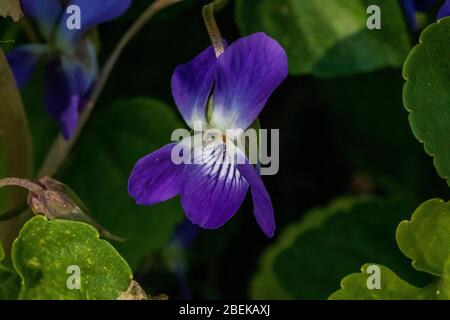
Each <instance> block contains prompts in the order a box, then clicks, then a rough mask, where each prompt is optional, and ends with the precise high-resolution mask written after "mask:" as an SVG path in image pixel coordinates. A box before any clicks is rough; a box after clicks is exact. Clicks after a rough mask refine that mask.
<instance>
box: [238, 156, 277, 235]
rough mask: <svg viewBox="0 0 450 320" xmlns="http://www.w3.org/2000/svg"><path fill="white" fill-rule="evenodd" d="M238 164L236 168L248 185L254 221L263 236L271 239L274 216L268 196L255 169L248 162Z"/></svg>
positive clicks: (273, 230)
mask: <svg viewBox="0 0 450 320" xmlns="http://www.w3.org/2000/svg"><path fill="white" fill-rule="evenodd" d="M239 163H240V164H238V165H237V168H238V170H239V172H240V174H241V175H242V177H243V178H244V179H245V180H246V181H247V183H248V184H249V185H250V189H251V193H252V199H253V213H254V215H255V218H256V221H257V222H258V225H259V227H260V228H261V230H262V231H263V232H264V234H265V235H266V236H268V237H269V238H271V237H273V234H274V232H275V216H274V211H273V206H272V201H271V200H270V195H269V193H268V192H267V190H266V187H265V186H264V182H263V181H262V179H261V175H260V174H259V172H258V171H257V170H256V168H255V167H254V166H253V165H252V164H250V163H249V161H248V160H246V161H245V162H244V161H240V162H239Z"/></svg>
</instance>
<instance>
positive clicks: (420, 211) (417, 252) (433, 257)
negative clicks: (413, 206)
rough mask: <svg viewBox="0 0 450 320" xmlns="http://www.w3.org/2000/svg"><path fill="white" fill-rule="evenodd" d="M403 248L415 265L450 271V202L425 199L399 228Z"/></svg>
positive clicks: (436, 272) (439, 273)
mask: <svg viewBox="0 0 450 320" xmlns="http://www.w3.org/2000/svg"><path fill="white" fill-rule="evenodd" d="M396 237H397V243H398V246H399V248H400V250H401V251H402V252H403V253H404V254H405V255H406V256H407V257H408V258H410V259H411V260H413V263H412V265H413V267H414V268H415V269H417V270H419V271H425V272H427V273H431V274H433V275H436V276H444V275H447V274H448V273H449V272H450V202H447V203H445V202H444V201H442V200H440V199H432V200H429V201H426V202H424V203H423V204H422V205H421V206H420V207H419V208H417V210H416V211H415V212H414V214H413V215H412V218H411V221H403V222H402V223H400V224H399V226H398V228H397V235H396Z"/></svg>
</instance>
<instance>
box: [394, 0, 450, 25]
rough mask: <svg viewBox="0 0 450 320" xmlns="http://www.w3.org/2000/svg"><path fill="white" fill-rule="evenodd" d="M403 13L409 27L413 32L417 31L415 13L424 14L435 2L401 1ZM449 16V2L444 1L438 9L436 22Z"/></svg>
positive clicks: (420, 0)
mask: <svg viewBox="0 0 450 320" xmlns="http://www.w3.org/2000/svg"><path fill="white" fill-rule="evenodd" d="M401 1H402V6H403V9H404V11H405V15H406V20H407V21H408V24H409V26H410V27H411V28H412V29H413V30H414V31H417V30H418V26H417V19H416V12H417V11H420V12H426V11H428V10H430V9H431V8H432V7H433V5H434V4H435V3H436V0H401ZM447 16H450V0H446V1H445V2H444V4H443V5H442V6H441V8H440V9H439V12H438V14H437V16H436V20H439V19H442V18H444V17H447Z"/></svg>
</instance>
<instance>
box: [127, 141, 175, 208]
mask: <svg viewBox="0 0 450 320" xmlns="http://www.w3.org/2000/svg"><path fill="white" fill-rule="evenodd" d="M175 145H176V143H171V144H168V145H165V146H164V147H162V148H161V149H159V150H156V151H155V152H152V153H150V154H149V155H147V156H145V157H143V158H142V159H140V160H139V161H138V162H137V163H136V165H135V167H134V169H133V171H132V172H131V175H130V178H129V180H128V193H129V194H130V195H131V196H132V197H133V198H134V199H135V200H136V203H138V204H141V205H151V204H155V203H158V202H161V201H165V200H168V199H170V198H172V197H174V196H176V195H177V194H178V193H179V192H180V185H181V179H182V176H181V173H182V171H183V165H182V164H180V165H176V164H174V163H173V162H172V157H171V155H172V149H173V148H174V147H175Z"/></svg>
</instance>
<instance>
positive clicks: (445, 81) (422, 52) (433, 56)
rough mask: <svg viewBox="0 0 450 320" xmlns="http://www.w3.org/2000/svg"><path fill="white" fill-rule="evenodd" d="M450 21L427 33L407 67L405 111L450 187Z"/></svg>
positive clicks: (412, 54)
mask: <svg viewBox="0 0 450 320" xmlns="http://www.w3.org/2000/svg"><path fill="white" fill-rule="evenodd" d="M449 37H450V18H445V19H442V20H440V21H439V22H438V23H434V24H432V25H430V26H429V27H428V28H427V29H425V30H424V31H423V32H422V34H421V37H420V44H418V45H417V46H416V47H415V48H414V49H413V50H412V51H411V54H410V55H409V57H408V59H407V61H406V62H405V66H404V71H403V72H404V77H405V79H406V80H407V82H406V83H405V86H404V91H403V101H404V105H405V108H406V109H407V110H408V111H409V112H410V115H409V121H410V125H411V129H412V131H413V132H414V135H415V136H416V138H417V139H418V140H419V141H420V142H422V143H423V144H424V147H425V151H426V152H427V153H428V154H429V155H431V156H433V157H434V165H435V167H436V169H437V171H438V173H439V175H440V176H441V177H443V178H445V179H447V183H448V184H449V185H450V129H449V128H450V91H449V86H450V60H449V59H448V56H449V54H450V44H449V41H448V39H449Z"/></svg>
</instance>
